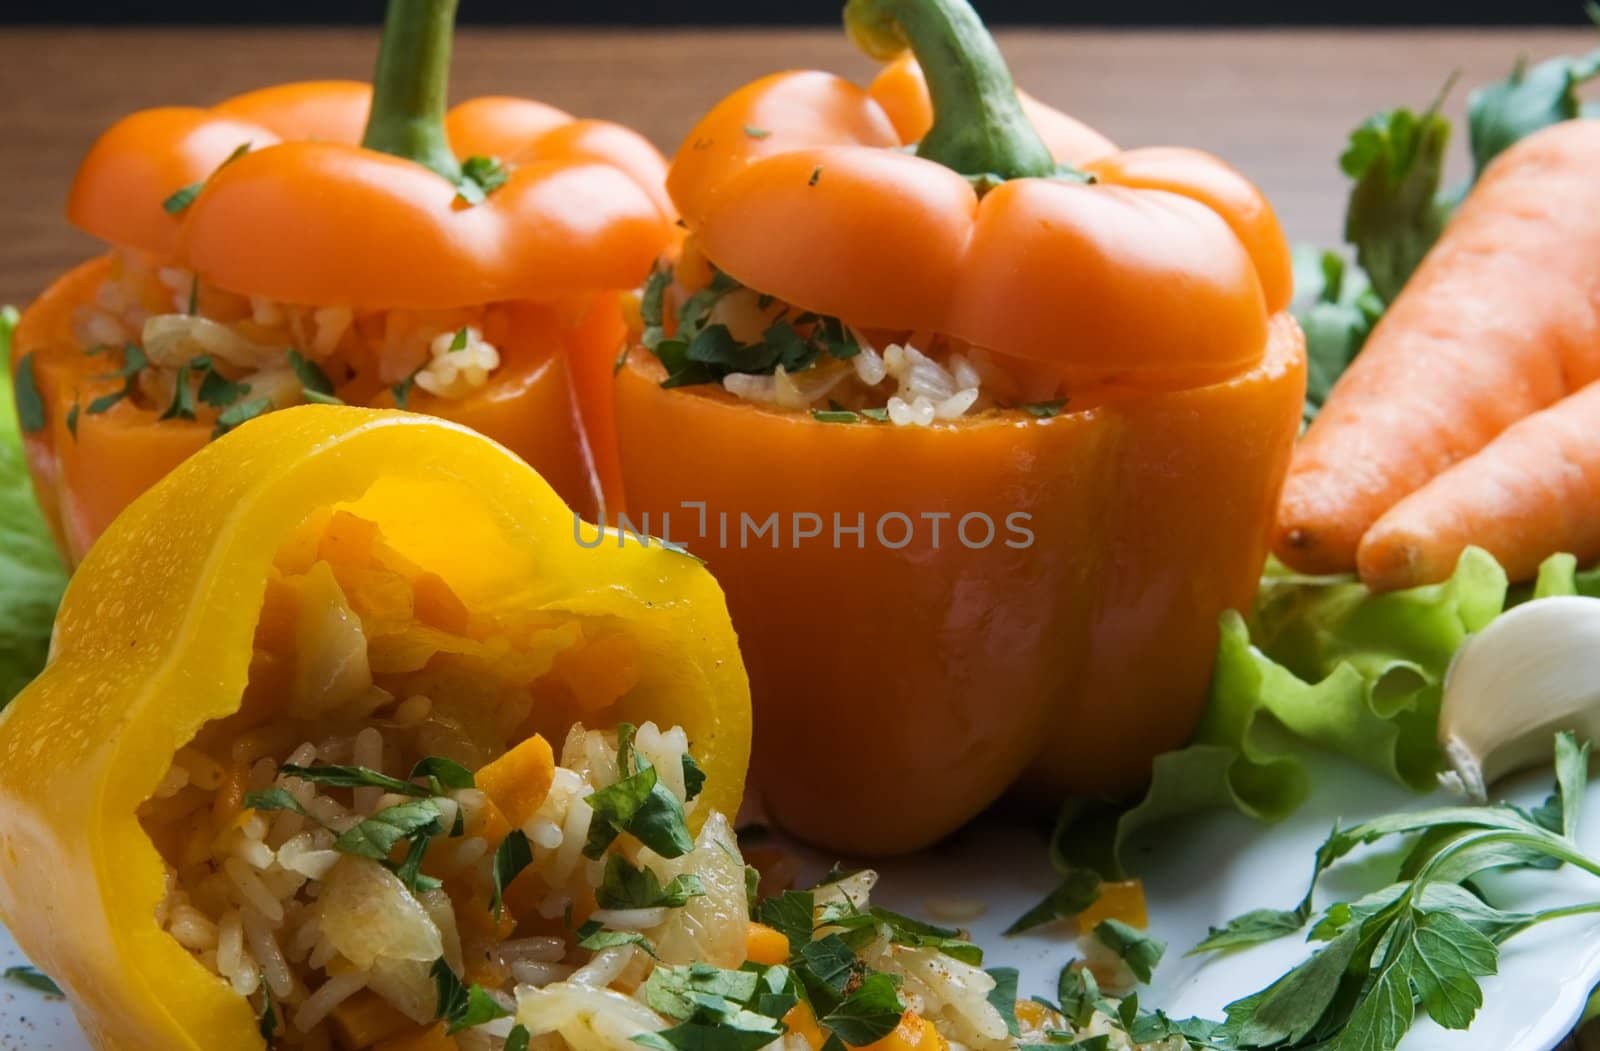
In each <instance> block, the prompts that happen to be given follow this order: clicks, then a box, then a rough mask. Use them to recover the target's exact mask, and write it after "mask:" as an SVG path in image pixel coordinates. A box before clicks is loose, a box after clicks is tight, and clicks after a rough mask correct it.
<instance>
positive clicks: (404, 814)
mask: <svg viewBox="0 0 1600 1051" xmlns="http://www.w3.org/2000/svg"><path fill="white" fill-rule="evenodd" d="M442 817H443V815H442V814H441V813H440V811H439V805H438V804H437V803H435V802H434V801H433V800H431V799H417V800H414V801H412V802H410V803H399V804H396V805H395V806H392V807H385V808H384V809H383V810H380V811H378V812H377V813H376V814H373V815H372V816H371V817H369V818H367V819H366V820H365V821H362V822H361V823H360V824H358V825H355V826H354V827H352V828H351V829H350V830H349V831H347V832H345V833H343V834H341V835H340V836H339V838H338V839H336V840H334V842H333V849H334V850H337V851H339V852H340V853H341V854H353V855H355V856H356V857H363V858H373V859H375V860H378V861H384V860H387V859H388V857H389V853H390V852H391V851H392V850H394V848H395V845H396V844H398V843H399V842H400V841H401V840H402V839H406V838H408V837H410V836H413V835H415V834H417V833H420V832H427V834H428V835H433V836H438V835H443V834H444V826H443V825H441V824H440V823H439V822H440V819H441V818H442Z"/></svg>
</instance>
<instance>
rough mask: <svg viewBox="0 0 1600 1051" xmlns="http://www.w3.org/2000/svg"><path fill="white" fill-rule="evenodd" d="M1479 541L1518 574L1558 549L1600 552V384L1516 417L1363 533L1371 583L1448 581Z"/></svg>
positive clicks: (1361, 564) (1364, 570)
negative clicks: (1458, 562) (1480, 447)
mask: <svg viewBox="0 0 1600 1051" xmlns="http://www.w3.org/2000/svg"><path fill="white" fill-rule="evenodd" d="M1469 544H1476V545H1477V546H1479V547H1482V548H1485V549H1487V550H1488V552H1489V553H1490V554H1492V555H1494V557H1495V558H1497V559H1499V560H1500V563H1501V565H1503V566H1505V567H1506V573H1507V574H1508V575H1509V576H1510V577H1511V578H1512V579H1513V580H1522V579H1525V578H1527V577H1531V576H1533V575H1534V574H1535V573H1536V572H1537V571H1538V569H1539V563H1540V562H1542V561H1544V559H1545V558H1547V557H1549V556H1550V555H1553V554H1555V553H1556V552H1557V551H1570V552H1572V553H1573V554H1575V555H1577V556H1578V559H1579V561H1580V562H1584V563H1587V562H1588V561H1590V560H1591V559H1594V558H1597V557H1600V382H1596V383H1591V384H1589V385H1588V386H1587V387H1585V388H1583V390H1581V391H1579V392H1578V393H1577V394H1574V395H1572V396H1571V397H1570V398H1566V399H1564V400H1562V401H1559V402H1557V403H1556V404H1555V405H1553V406H1551V407H1550V408H1548V409H1544V410H1542V411H1540V412H1536V413H1534V414H1533V415H1531V416H1528V417H1526V418H1524V419H1522V420H1519V421H1517V422H1516V423H1514V424H1512V425H1511V426H1510V427H1508V428H1506V430H1505V432H1504V433H1503V434H1501V435H1500V436H1499V437H1497V438H1495V439H1494V440H1493V441H1491V442H1490V443H1489V444H1488V445H1487V446H1485V447H1484V448H1483V450H1482V451H1481V452H1479V453H1477V454H1476V455H1474V456H1471V457H1469V458H1468V459H1466V460H1463V461H1461V462H1460V463H1458V464H1456V465H1455V466H1453V467H1450V468H1448V469H1447V470H1445V471H1444V473H1442V474H1440V475H1439V476H1438V477H1436V478H1434V479H1433V480H1432V481H1431V482H1429V483H1428V484H1427V485H1424V486H1423V487H1422V488H1421V489H1418V490H1417V491H1416V492H1414V493H1412V494H1411V495H1410V496H1408V497H1406V498H1405V499H1404V500H1401V501H1400V502H1399V503H1398V504H1396V505H1395V506H1394V507H1393V508H1391V509H1390V510H1389V512H1388V513H1387V514H1385V515H1384V516H1383V517H1382V518H1380V519H1378V521H1377V524H1376V525H1374V526H1373V527H1372V528H1371V529H1369V530H1367V534H1366V536H1364V537H1362V538H1361V547H1360V550H1359V551H1358V552H1357V554H1356V564H1357V566H1358V568H1359V569H1360V572H1361V579H1362V580H1364V581H1366V582H1367V584H1368V585H1369V586H1371V587H1373V588H1377V589H1380V590H1386V589H1389V588H1403V587H1411V586H1413V585H1415V584H1422V583H1428V582H1431V581H1437V580H1443V579H1444V578H1445V577H1447V576H1449V575H1450V572H1451V570H1452V569H1454V568H1455V564H1456V559H1457V558H1459V557H1460V555H1461V552H1462V551H1463V550H1464V549H1465V548H1466V547H1467V546H1468V545H1469Z"/></svg>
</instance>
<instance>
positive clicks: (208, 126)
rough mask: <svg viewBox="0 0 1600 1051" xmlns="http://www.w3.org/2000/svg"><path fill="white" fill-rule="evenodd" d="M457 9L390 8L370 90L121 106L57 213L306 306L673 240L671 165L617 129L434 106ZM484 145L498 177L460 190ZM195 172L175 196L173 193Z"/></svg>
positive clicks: (542, 267) (555, 286)
mask: <svg viewBox="0 0 1600 1051" xmlns="http://www.w3.org/2000/svg"><path fill="white" fill-rule="evenodd" d="M455 7H456V4H455V0H400V2H396V3H391V4H390V5H389V13H388V16H387V22H386V26H385V32H384V43H383V46H382V49H381V51H380V53H379V58H378V70H377V74H376V76H375V78H374V79H375V83H376V85H377V87H376V92H374V90H373V88H370V87H368V86H367V85H365V84H359V83H355V82H350V81H317V82H310V83H299V84H284V85H281V86H278V87H272V88H266V89H263V90H261V91H255V92H250V93H248V94H245V95H240V96H237V97H235V98H231V99H228V100H226V101H225V102H223V103H221V104H220V105H218V106H216V107H214V108H212V109H197V108H187V107H165V108H159V109H151V110H143V111H141V112H138V113H134V114H132V115H130V116H128V117H125V118H123V119H122V120H121V121H119V122H118V123H117V124H115V125H113V126H112V127H111V129H110V130H108V131H107V132H106V133H105V134H104V135H102V136H101V137H100V139H99V141H97V142H96V143H95V144H94V146H93V148H92V149H91V150H90V151H89V155H88V156H87V157H86V158H85V160H84V162H83V164H82V166H81V167H80V168H79V170H78V174H77V178H76V179H75V180H74V182H73V185H72V190H71V193H70V195H69V198H68V204H67V215H68V218H69V219H71V221H72V222H73V223H74V224H76V225H77V226H79V227H81V228H82V229H84V230H85V231H87V232H89V233H91V234H93V235H95V236H96V237H99V238H101V239H103V240H105V241H108V242H111V243H113V244H117V245H122V246H126V247H130V248H135V249H138V250H141V251H144V252H146V253H149V254H151V255H153V256H156V257H157V258H159V259H161V260H162V261H164V262H171V263H176V264H178V265H182V266H184V267H187V268H188V269H191V270H194V271H196V272H197V273H200V274H203V275H204V276H205V279H206V281H207V282H209V283H211V284H214V285H216V286H218V287H221V288H224V289H227V290H228V291H232V292H236V293H239V294H247V295H259V296H265V297H267V298H271V299H276V300H281V301H284V302H291V303H302V304H308V305H355V306H361V307H367V308H371V309H384V308H390V307H412V308H419V309H428V308H450V307H459V306H471V305H476V304H481V303H486V302H492V301H496V300H506V299H543V298H550V297H553V296H556V295H560V294H562V293H566V292H574V291H583V290H590V289H601V288H628V287H632V286H633V285H635V284H637V283H638V282H639V280H640V279H641V278H642V277H643V275H644V274H645V273H646V272H648V270H649V268H650V265H651V263H652V262H653V261H654V260H655V259H656V257H657V256H658V255H660V253H661V252H662V251H663V250H664V249H665V248H666V247H667V246H668V245H669V244H671V243H672V242H673V240H674V239H675V237H676V232H675V230H674V227H673V218H674V213H673V211H672V206H671V202H670V201H669V200H668V198H667V197H666V194H665V191H664V189H663V180H664V178H665V174H666V162H665V161H664V160H663V158H662V157H661V155H660V154H659V153H658V152H657V151H656V150H655V148H654V147H653V146H651V145H650V144H649V142H647V141H646V140H645V139H643V138H642V137H641V136H639V135H638V134H636V133H635V132H633V131H630V130H629V129H627V128H624V127H622V126H620V125H616V124H610V123H607V122H605V121H595V120H575V119H574V118H572V117H571V116H569V115H568V114H566V113H563V112H561V111H560V110H557V109H555V108H553V107H550V106H545V105H543V104H541V103H537V102H532V101H528V100H525V99H513V98H480V99H473V100H471V101H468V102H465V103H462V104H461V105H460V106H457V107H456V108H455V109H454V110H452V111H450V112H449V113H448V114H446V112H445V106H444V102H445V96H446V90H447V81H448V76H449V62H450V38H451V32H452V29H453V23H454V17H455ZM452 147H453V148H452ZM241 150H243V151H244V152H242V153H241V152H240V151H241ZM477 157H483V158H488V157H493V158H496V159H498V160H500V161H502V162H504V163H505V164H506V165H507V167H508V170H509V174H508V177H507V178H506V181H505V182H504V184H503V185H501V186H499V187H498V188H495V189H493V190H492V191H491V192H489V193H488V194H487V196H486V198H485V199H484V200H483V201H482V202H481V203H477V204H471V203H469V202H468V201H467V200H466V199H465V198H464V197H462V196H461V195H460V194H459V193H458V187H459V185H460V183H461V179H462V172H463V166H462V161H463V160H465V159H467V158H477ZM195 186H198V187H200V189H199V192H198V193H197V194H196V195H195V196H194V198H193V200H192V201H191V202H190V203H189V204H188V205H187V206H183V205H182V203H181V199H175V198H174V197H173V195H174V194H176V193H178V192H179V191H181V190H183V189H184V188H186V187H195Z"/></svg>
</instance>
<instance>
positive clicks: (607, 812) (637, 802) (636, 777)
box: [583, 723, 694, 858]
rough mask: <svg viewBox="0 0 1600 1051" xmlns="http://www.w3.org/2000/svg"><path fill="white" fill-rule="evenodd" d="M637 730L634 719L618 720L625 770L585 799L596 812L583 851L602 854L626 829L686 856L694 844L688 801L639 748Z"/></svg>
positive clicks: (654, 846) (667, 854)
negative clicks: (635, 745) (663, 779)
mask: <svg viewBox="0 0 1600 1051" xmlns="http://www.w3.org/2000/svg"><path fill="white" fill-rule="evenodd" d="M633 735H634V727H633V726H632V725H631V724H629V723H620V724H618V726H617V763H618V765H619V766H620V767H621V768H622V770H623V772H624V774H625V776H624V777H623V778H622V779H621V780H619V781H617V782H616V783H615V784H612V785H607V786H606V787H605V788H602V789H600V790H599V791H597V792H594V793H593V794H591V795H590V796H589V797H588V798H587V799H586V800H585V801H586V802H587V803H588V804H589V805H590V806H591V807H593V808H594V818H593V820H592V821H591V822H590V824H589V839H588V842H587V843H585V844H584V847H583V854H584V857H588V858H598V857H600V856H601V855H603V854H604V853H605V852H606V848H607V847H609V846H611V844H612V843H613V842H615V840H616V838H617V837H618V836H620V835H622V834H623V833H627V834H628V835H631V836H633V837H634V838H635V839H637V840H638V841H639V842H641V843H643V844H644V845H645V846H647V847H649V848H650V849H651V850H653V851H655V852H656V853H657V854H660V855H661V856H662V857H664V858H681V857H683V855H685V854H687V853H689V851H691V850H693V849H694V840H693V839H692V838H691V837H690V835H689V825H688V821H687V820H686V818H685V817H684V813H683V804H682V803H680V802H678V797H677V796H675V795H673V794H672V790H671V789H669V788H668V787H667V786H666V785H664V784H662V783H661V779H660V776H659V775H658V774H657V773H656V769H655V767H653V766H651V765H650V761H649V760H647V759H645V758H644V757H643V756H642V755H639V754H638V752H637V751H635V750H634V748H633ZM629 770H632V771H633V772H632V773H631V774H630V773H627V771H629Z"/></svg>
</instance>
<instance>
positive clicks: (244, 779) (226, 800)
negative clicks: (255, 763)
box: [211, 763, 250, 832]
mask: <svg viewBox="0 0 1600 1051" xmlns="http://www.w3.org/2000/svg"><path fill="white" fill-rule="evenodd" d="M249 781H250V766H249V764H247V763H233V764H231V765H230V766H229V767H228V772H227V773H226V774H225V775H223V778H222V787H220V788H218V789H217V794H216V795H214V796H212V797H211V815H212V818H213V819H214V820H215V821H216V827H217V830H218V832H221V831H223V830H225V829H226V828H228V827H229V825H231V824H232V823H233V821H234V820H235V819H236V818H237V817H238V816H239V811H240V810H241V809H243V807H244V789H245V785H247V784H248V783H249Z"/></svg>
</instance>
